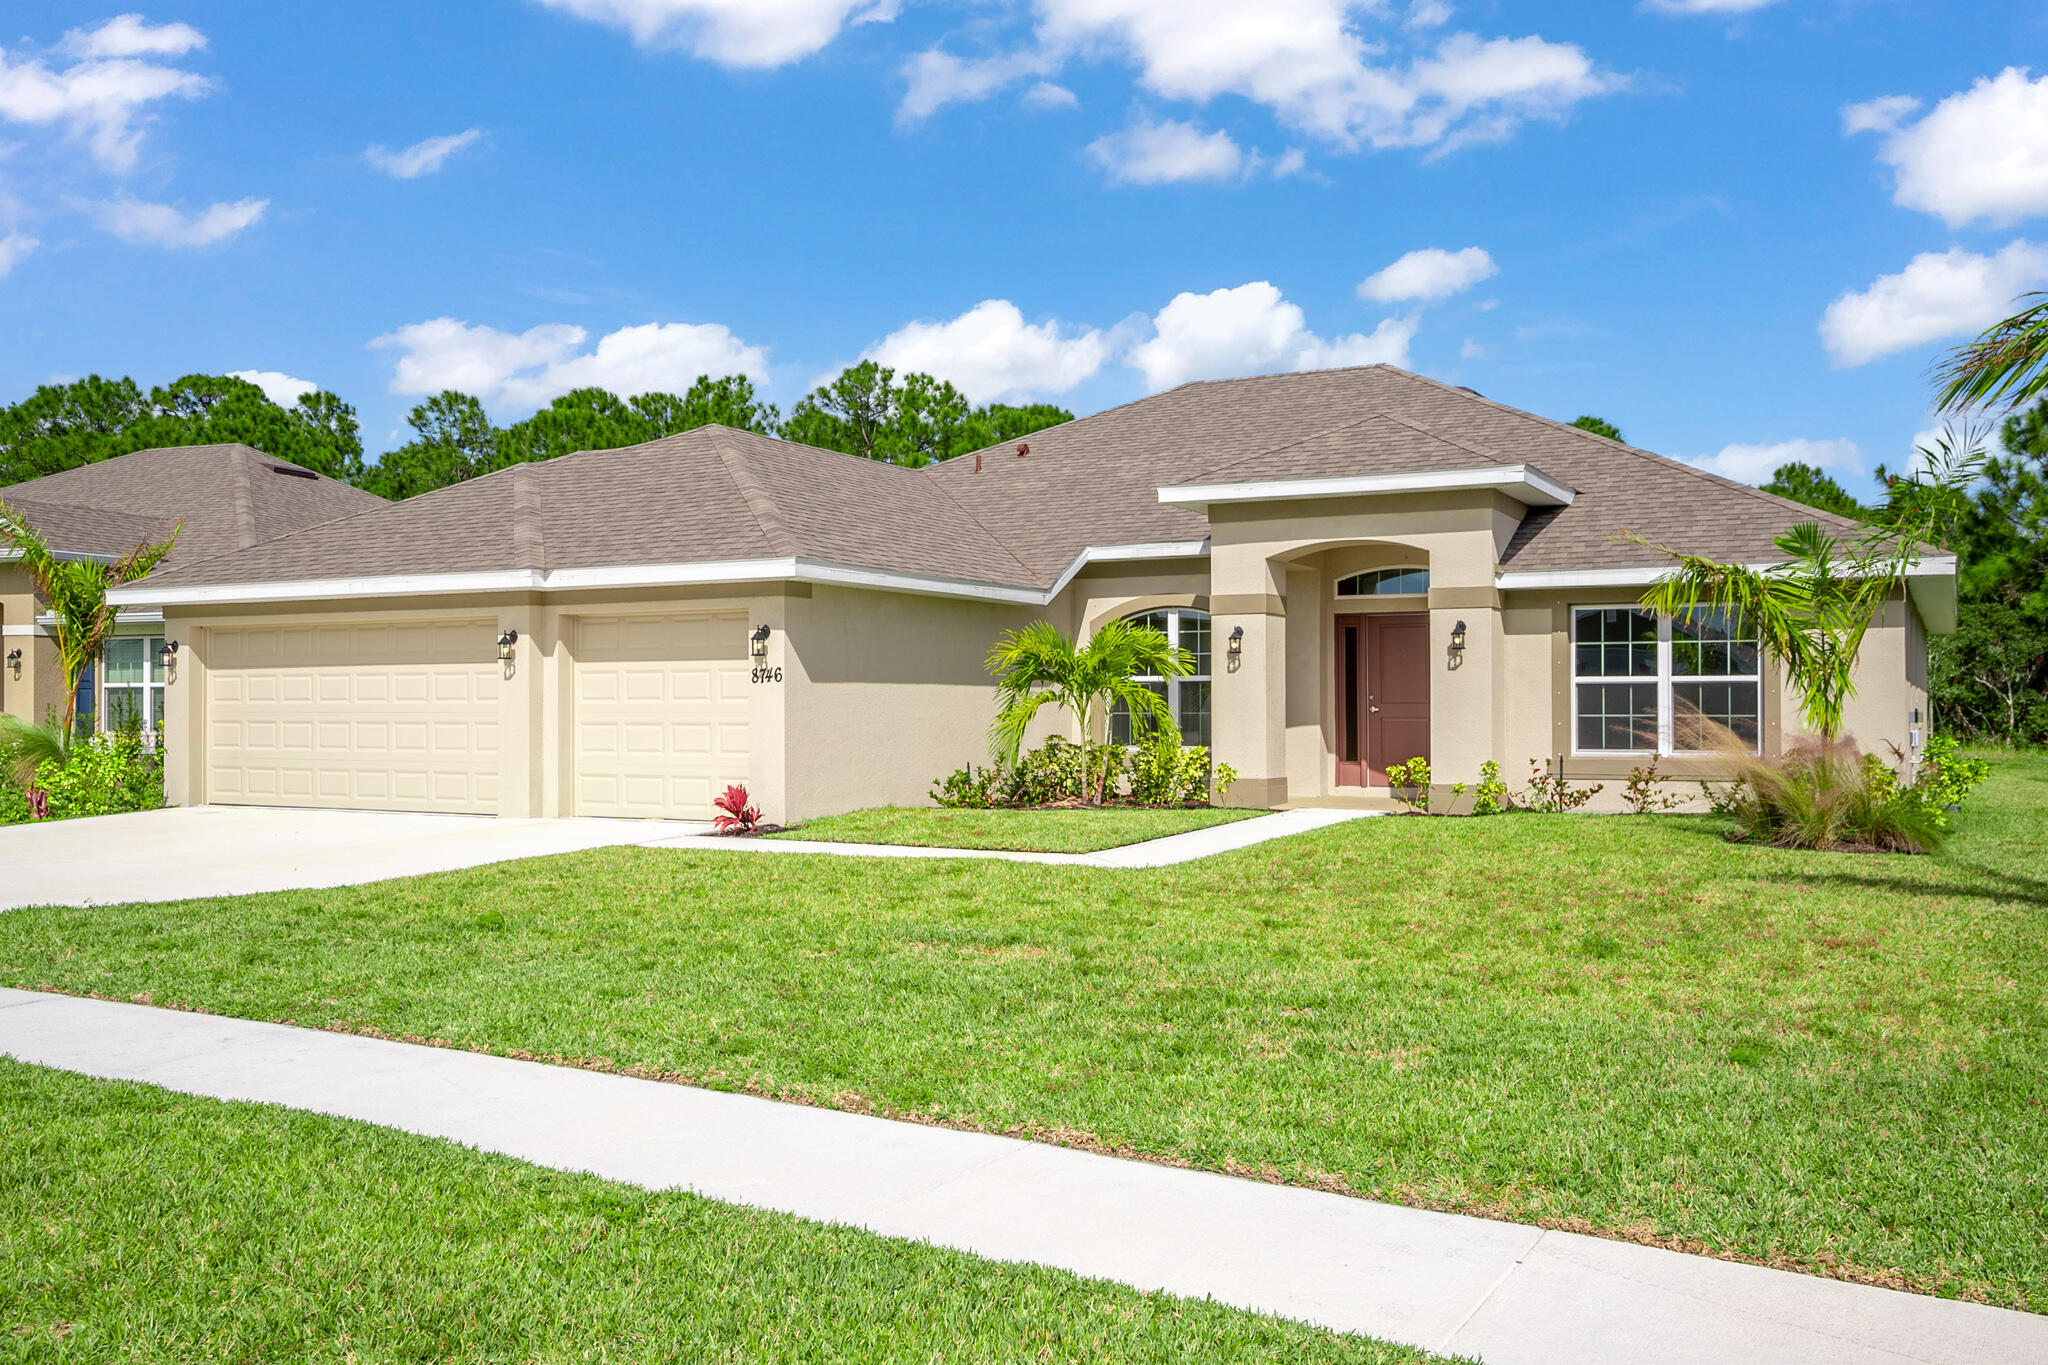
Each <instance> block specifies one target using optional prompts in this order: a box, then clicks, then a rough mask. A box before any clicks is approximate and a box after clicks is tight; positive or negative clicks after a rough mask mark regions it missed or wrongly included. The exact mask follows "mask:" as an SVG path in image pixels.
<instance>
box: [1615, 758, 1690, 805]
mask: <svg viewBox="0 0 2048 1365" xmlns="http://www.w3.org/2000/svg"><path fill="white" fill-rule="evenodd" d="M1660 780H1661V778H1660V775H1659V774H1658V772H1657V760H1656V759H1654V758H1653V759H1651V760H1650V762H1649V765H1648V766H1647V767H1639V768H1630V769H1629V770H1628V782H1627V783H1626V784H1625V785H1624V786H1623V787H1622V789H1621V801H1622V804H1623V805H1624V806H1626V807H1628V813H1629V814H1630V815H1648V814H1649V813H1650V812H1651V811H1658V810H1670V809H1672V808H1673V807H1675V806H1679V805H1682V804H1684V801H1685V798H1684V797H1682V796H1678V795H1676V794H1673V793H1670V792H1660V791H1659V790H1658V789H1657V783H1658V782H1659V781H1660ZM1701 785H1702V786H1704V785H1705V784H1704V783H1702V784H1701Z"/></svg>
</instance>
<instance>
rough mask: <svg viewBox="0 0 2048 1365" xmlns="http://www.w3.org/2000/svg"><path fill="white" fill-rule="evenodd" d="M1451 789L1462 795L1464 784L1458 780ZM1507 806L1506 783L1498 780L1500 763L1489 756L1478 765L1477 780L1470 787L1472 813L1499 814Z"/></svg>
mask: <svg viewBox="0 0 2048 1365" xmlns="http://www.w3.org/2000/svg"><path fill="white" fill-rule="evenodd" d="M1453 790H1455V791H1456V793H1457V794H1458V795H1459V796H1463V795H1464V794H1465V784H1464V783H1462V782H1460V783H1458V784H1457V786H1456V787H1455V788H1454V789H1453ZM1507 808H1508V784H1507V783H1505V782H1503V781H1501V780H1500V764H1498V763H1496V762H1494V761H1493V760H1492V759H1490V758H1489V759H1487V760H1486V762H1484V763H1482V764H1480V765H1479V782H1478V784H1477V785H1476V786H1474V787H1473V788H1472V813H1473V814H1474V815H1499V814H1501V813H1502V812H1503V811H1505V810H1507Z"/></svg>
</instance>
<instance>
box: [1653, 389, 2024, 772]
mask: <svg viewBox="0 0 2048 1365" xmlns="http://www.w3.org/2000/svg"><path fill="white" fill-rule="evenodd" d="M1984 436H1985V431H1984V428H1982V427H1979V426H1965V427H1963V428H1962V429H1961V430H1960V431H1958V430H1956V429H1954V428H1951V429H1949V430H1947V431H1944V432H1943V434H1942V435H1941V437H1940V438H1939V439H1938V440H1937V441H1936V442H1935V445H1934V448H1933V449H1931V450H1930V449H1928V448H1926V447H1922V448H1921V449H1920V451H1919V455H1920V464H1921V466H1922V468H1921V470H1920V471H1918V472H1916V473H1914V474H1912V475H1910V476H1900V477H1896V478H1892V479H1891V480H1890V487H1891V497H1890V501H1889V502H1888V504H1887V505H1886V507H1885V508H1884V509H1883V510H1882V511H1880V512H1878V513H1877V514H1876V515H1875V517H1874V518H1873V519H1872V521H1871V523H1870V524H1869V526H1868V527H1867V528H1866V529H1865V530H1864V531H1863V532H1861V533H1860V534H1858V535H1857V537H1856V538H1855V539H1854V540H1852V541H1844V540H1843V539H1842V538H1841V537H1839V536H1837V535H1835V534H1833V533H1832V532H1830V531H1828V530H1827V529H1826V528H1824V527H1822V526H1821V525H1820V523H1818V522H1811V521H1808V522H1801V523H1799V524H1798V525H1796V526H1794V527H1792V528H1791V529H1790V530H1788V531H1786V532H1785V533H1784V534H1783V535H1781V536H1779V537H1778V538H1777V540H1776V541H1774V542H1773V543H1774V544H1775V545H1776V546H1777V548H1778V549H1779V550H1780V551H1782V552H1783V553H1784V555H1785V562H1784V563H1782V564H1774V565H1770V566H1768V567H1765V568H1761V569H1759V568H1752V567H1750V566H1749V565H1746V564H1722V563H1719V562H1717V561H1715V560H1712V559H1707V558H1705V557H1703V556H1700V555H1688V554H1681V553H1680V552H1679V551H1677V550H1673V549H1670V548H1668V547H1666V546H1663V545H1658V544H1655V543H1653V542H1651V541H1648V540H1645V539H1644V538H1643V537H1641V536H1636V535H1631V534H1629V533H1628V532H1623V533H1622V535H1621V536H1620V537H1619V539H1622V540H1626V541H1628V542H1630V543H1632V544H1636V545H1642V546H1645V547H1647V548H1650V549H1654V550H1657V551H1658V552H1660V553H1662V554H1667V555H1670V556H1671V557H1672V558H1674V559H1676V560H1677V561H1678V566H1677V567H1676V568H1675V569H1673V570H1672V571H1671V572H1670V573H1669V574H1666V575H1665V576H1664V577H1663V578H1660V579H1659V580H1657V582H1655V583H1653V584H1651V585H1650V588H1649V590H1648V591H1646V592H1645V593H1644V594H1643V597H1642V604H1643V605H1644V606H1645V607H1648V608H1650V609H1651V610H1653V611H1656V612H1658V613H1660V614H1663V615H1667V616H1671V617H1674V618H1677V619H1678V620H1681V621H1682V620H1686V619H1688V618H1692V619H1697V618H1699V617H1701V616H1703V615H1707V614H1712V613H1720V614H1725V615H1726V616H1728V617H1732V618H1733V620H1734V621H1735V622H1736V623H1737V624H1739V625H1742V626H1746V627H1747V628H1748V629H1749V630H1750V631H1754V632H1755V634H1756V637H1757V641H1758V644H1759V645H1760V646H1761V647H1762V649H1763V651H1764V653H1765V654H1767V655H1769V656H1771V657H1772V658H1774V659H1777V660H1778V661H1779V662H1780V663H1781V664H1783V665H1784V668H1785V672H1786V675H1787V676H1788V677H1789V678H1790V679H1791V680H1792V683H1793V685H1794V686H1796V687H1797V688H1798V689H1799V695H1800V711H1801V713H1802V714H1803V715H1804V716H1805V717H1806V723H1807V725H1808V726H1810V727H1811V728H1812V729H1813V730H1815V731H1817V732H1818V733H1819V734H1820V736H1821V738H1822V739H1823V740H1826V741H1828V742H1830V743H1832V742H1833V741H1834V740H1835V739H1836V738H1837V737H1838V736H1839V735H1840V734H1841V731H1842V710H1843V707H1844V705H1845V704H1846V703H1847V701H1848V700H1849V698H1850V697H1853V696H1854V695H1855V694H1856V683H1855V668H1856V656H1857V655H1858V654H1859V653H1860V652H1861V651H1862V648H1863V637H1864V635H1865V633H1866V632H1868V631H1869V629H1870V625H1871V622H1872V621H1873V620H1875V619H1876V617H1877V614H1878V612H1879V611H1881V610H1883V608H1884V605H1885V603H1886V602H1888V601H1890V600H1891V598H1892V596H1893V594H1894V593H1896V592H1897V591H1898V590H1899V588H1900V587H1901V586H1903V585H1904V583H1905V581H1906V575H1907V573H1908V572H1909V571H1910V570H1911V569H1912V568H1913V567H1914V566H1915V565H1916V564H1918V563H1919V562H1920V560H1921V558H1922V557H1923V556H1924V555H1925V554H1926V553H1927V551H1929V550H1930V549H1935V548H1937V547H1938V546H1939V543H1940V540H1941V537H1942V535H1943V533H1944V532H1945V531H1946V529H1947V527H1948V526H1949V525H1950V524H1951V522H1952V518H1953V517H1954V515H1955V513H1956V511H1957V509H1958V508H1959V506H1960V505H1961V503H1962V501H1963V497H1964V493H1963V490H1964V489H1965V488H1967V487H1968V486H1969V484H1970V482H1971V480H1973V479H1975V478H1976V477H1977V470H1978V469H1979V467H1980V466H1981V465H1982V464H1983V462H1984Z"/></svg>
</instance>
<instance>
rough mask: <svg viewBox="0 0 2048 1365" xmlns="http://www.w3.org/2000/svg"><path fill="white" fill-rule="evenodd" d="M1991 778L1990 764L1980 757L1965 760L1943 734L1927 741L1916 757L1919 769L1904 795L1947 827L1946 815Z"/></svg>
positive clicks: (1953, 743) (1955, 743)
mask: <svg viewBox="0 0 2048 1365" xmlns="http://www.w3.org/2000/svg"><path fill="white" fill-rule="evenodd" d="M1989 776H1991V765H1990V764H1989V763H1986V762H1985V761H1984V760H1983V759H1981V758H1965V757H1963V754H1962V746H1961V745H1960V744H1958V743H1957V742H1956V741H1955V740H1953V739H1951V738H1950V737H1949V736H1947V735H1935V736H1932V737H1931V738H1929V739H1928V741H1927V747H1926V749H1924V750H1922V751H1921V754H1920V770H1919V772H1918V773H1916V774H1915V775H1914V778H1913V785H1912V786H1911V787H1909V788H1907V789H1906V794H1907V795H1908V796H1910V797H1911V798H1912V799H1913V800H1915V801H1916V802H1918V803H1919V804H1920V805H1922V806H1924V807H1925V808H1926V809H1928V810H1929V811H1932V812H1933V813H1934V815H1935V816H1936V817H1937V818H1938V819H1939V821H1940V823H1941V824H1942V825H1943V826H1946V825H1947V824H1948V816H1949V813H1950V812H1951V811H1953V810H1959V809H1961V808H1962V804H1963V798H1965V797H1967V796H1968V795H1969V794H1970V789H1971V788H1972V787H1974V786H1976V785H1977V784H1978V783H1980V782H1982V781H1983V780H1984V779H1985V778H1987V777H1989Z"/></svg>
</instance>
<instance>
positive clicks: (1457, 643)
mask: <svg viewBox="0 0 2048 1365" xmlns="http://www.w3.org/2000/svg"><path fill="white" fill-rule="evenodd" d="M1464 650H1465V623H1464V622H1463V621H1460V622H1458V624H1457V625H1455V626H1452V627H1451V653H1453V654H1462V653H1463V652H1464Z"/></svg>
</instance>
